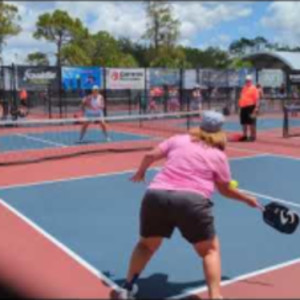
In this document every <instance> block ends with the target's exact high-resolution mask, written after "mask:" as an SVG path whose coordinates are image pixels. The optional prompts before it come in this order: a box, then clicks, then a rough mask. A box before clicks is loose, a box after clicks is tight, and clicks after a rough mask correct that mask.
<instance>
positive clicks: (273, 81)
mask: <svg viewBox="0 0 300 300" xmlns="http://www.w3.org/2000/svg"><path fill="white" fill-rule="evenodd" d="M284 77H285V76H284V72H283V71H282V70H279V69H263V70H261V71H259V73H258V82H259V83H260V84H261V85H262V87H280V86H281V85H282V84H283V83H284V81H285V80H284V79H285V78H284Z"/></svg>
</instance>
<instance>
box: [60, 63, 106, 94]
mask: <svg viewBox="0 0 300 300" xmlns="http://www.w3.org/2000/svg"><path fill="white" fill-rule="evenodd" d="M62 85H63V88H64V90H90V89H92V87H93V86H94V85H98V86H99V87H100V88H102V85H103V84H102V69H101V68H98V67H63V68H62Z"/></svg>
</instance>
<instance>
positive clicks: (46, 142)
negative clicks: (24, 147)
mask: <svg viewBox="0 0 300 300" xmlns="http://www.w3.org/2000/svg"><path fill="white" fill-rule="evenodd" d="M15 135H16V136H20V137H23V138H25V139H29V140H33V141H38V142H41V143H44V144H49V145H54V146H59V147H67V146H68V145H66V144H61V143H56V142H51V141H49V140H46V139H42V138H37V137H33V136H30V135H27V134H23V133H16V134H15Z"/></svg>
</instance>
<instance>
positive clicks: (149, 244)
mask: <svg viewBox="0 0 300 300" xmlns="http://www.w3.org/2000/svg"><path fill="white" fill-rule="evenodd" d="M162 240H163V238H161V237H153V238H140V240H139V242H138V243H137V245H136V246H135V248H134V250H133V253H132V256H131V259H130V264H129V270H128V273H127V277H126V283H127V284H129V285H130V284H131V282H132V280H133V279H134V278H135V277H137V276H139V274H141V272H142V271H143V270H144V268H145V267H146V265H147V263H148V262H149V261H150V259H151V257H152V256H153V254H154V253H155V252H156V251H157V250H158V248H159V247H160V245H161V243H162Z"/></svg>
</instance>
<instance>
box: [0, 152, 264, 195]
mask: <svg viewBox="0 0 300 300" xmlns="http://www.w3.org/2000/svg"><path fill="white" fill-rule="evenodd" d="M265 156H268V154H259V155H249V156H242V157H233V158H230V159H229V160H230V161H236V160H245V159H255V158H260V157H265ZM159 169H160V167H154V168H150V169H148V170H149V171H150V170H159ZM135 171H136V169H130V170H125V171H117V172H110V173H98V174H92V175H84V176H77V177H68V178H62V179H57V180H46V181H39V182H33V183H24V184H15V185H7V186H2V187H0V191H2V190H9V189H14V188H23V187H31V186H37V185H44V184H45V185H46V184H54V183H59V182H66V181H75V180H82V179H89V178H98V177H109V176H114V175H122V174H130V173H133V172H135Z"/></svg>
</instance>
